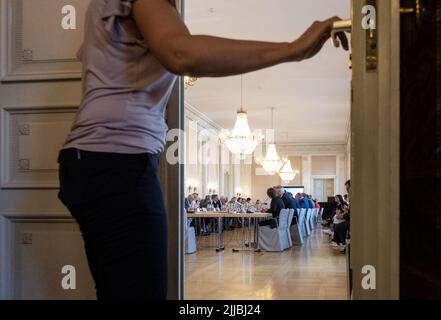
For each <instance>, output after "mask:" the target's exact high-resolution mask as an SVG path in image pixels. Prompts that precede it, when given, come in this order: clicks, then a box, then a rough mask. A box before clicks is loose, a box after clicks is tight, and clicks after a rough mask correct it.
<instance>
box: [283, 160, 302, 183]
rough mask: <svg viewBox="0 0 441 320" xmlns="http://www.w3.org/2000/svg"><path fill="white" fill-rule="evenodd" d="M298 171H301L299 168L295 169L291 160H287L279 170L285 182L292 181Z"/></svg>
mask: <svg viewBox="0 0 441 320" xmlns="http://www.w3.org/2000/svg"><path fill="white" fill-rule="evenodd" d="M298 173H299V171H298V170H296V171H294V170H293V168H292V166H291V161H290V160H288V161H286V162H285V164H284V165H283V166H282V168H281V169H280V170H279V176H280V179H282V180H283V181H285V182H290V181H292V180H294V179H295V178H296V175H297V174H298Z"/></svg>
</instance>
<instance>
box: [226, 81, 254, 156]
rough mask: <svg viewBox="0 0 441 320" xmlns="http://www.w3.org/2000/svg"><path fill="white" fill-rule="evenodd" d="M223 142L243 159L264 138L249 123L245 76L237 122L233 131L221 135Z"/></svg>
mask: <svg viewBox="0 0 441 320" xmlns="http://www.w3.org/2000/svg"><path fill="white" fill-rule="evenodd" d="M219 138H220V140H221V142H222V143H223V144H225V145H226V146H227V148H228V150H230V152H231V153H232V154H236V155H239V156H240V157H241V158H242V159H243V158H245V156H246V155H250V154H252V153H253V152H254V150H256V147H257V145H258V143H259V141H260V140H262V138H261V137H260V136H259V135H255V134H253V133H251V129H250V126H249V125H248V118H247V113H246V111H244V109H243V77H242V76H241V108H240V110H239V111H238V112H237V118H236V123H235V125H234V129H233V131H232V132H231V133H230V132H228V131H227V132H223V133H222V134H221V135H220V136H219Z"/></svg>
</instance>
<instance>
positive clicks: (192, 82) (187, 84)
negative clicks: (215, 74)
mask: <svg viewBox="0 0 441 320" xmlns="http://www.w3.org/2000/svg"><path fill="white" fill-rule="evenodd" d="M196 81H198V78H196V77H190V76H185V77H184V85H185V89H188V88H189V87H193V86H194V85H195V83H196Z"/></svg>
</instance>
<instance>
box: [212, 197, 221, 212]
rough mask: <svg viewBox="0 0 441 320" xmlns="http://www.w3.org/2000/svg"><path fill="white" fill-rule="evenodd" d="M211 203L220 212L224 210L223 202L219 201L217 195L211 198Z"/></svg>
mask: <svg viewBox="0 0 441 320" xmlns="http://www.w3.org/2000/svg"><path fill="white" fill-rule="evenodd" d="M211 202H212V204H213V208H214V209H217V210H220V209H221V208H222V202H221V201H220V200H219V197H218V195H217V194H213V195H212V196H211Z"/></svg>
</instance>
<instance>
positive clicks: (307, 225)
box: [304, 209, 312, 237]
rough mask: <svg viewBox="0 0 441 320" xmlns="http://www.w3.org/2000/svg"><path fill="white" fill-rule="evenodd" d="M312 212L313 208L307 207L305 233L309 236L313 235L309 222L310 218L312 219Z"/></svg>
mask: <svg viewBox="0 0 441 320" xmlns="http://www.w3.org/2000/svg"><path fill="white" fill-rule="evenodd" d="M311 213H312V209H306V218H305V223H304V225H305V230H306V232H305V234H306V236H307V237H309V236H310V235H311V224H310V222H309V220H311Z"/></svg>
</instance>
